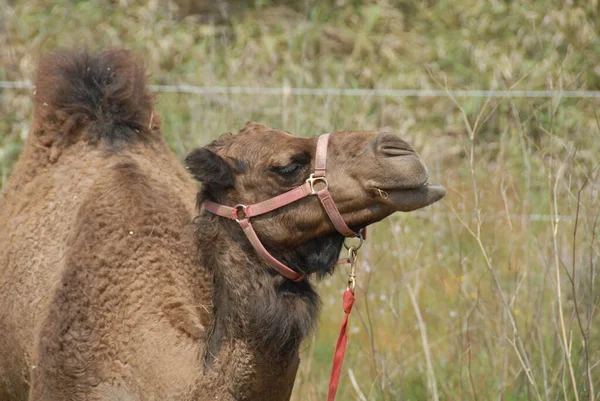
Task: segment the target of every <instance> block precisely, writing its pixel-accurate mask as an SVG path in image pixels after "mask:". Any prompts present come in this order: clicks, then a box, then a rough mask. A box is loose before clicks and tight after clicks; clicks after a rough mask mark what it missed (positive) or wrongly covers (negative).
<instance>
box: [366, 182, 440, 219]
mask: <svg viewBox="0 0 600 401" xmlns="http://www.w3.org/2000/svg"><path fill="white" fill-rule="evenodd" d="M374 189H375V192H376V193H377V195H378V196H379V197H381V198H382V199H383V201H384V202H385V203H386V204H389V205H390V206H392V207H393V208H394V209H395V211H398V212H410V211H412V210H417V209H421V208H423V207H426V206H429V205H431V204H433V203H435V202H437V201H439V200H441V199H442V198H443V197H444V196H446V188H444V187H443V186H441V185H432V184H429V183H428V182H424V183H422V184H419V185H416V186H402V187H395V188H386V189H383V188H374Z"/></svg>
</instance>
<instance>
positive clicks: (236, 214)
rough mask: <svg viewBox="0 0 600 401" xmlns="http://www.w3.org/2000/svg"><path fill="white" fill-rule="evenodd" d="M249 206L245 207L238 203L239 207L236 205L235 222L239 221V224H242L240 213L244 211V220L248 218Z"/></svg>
mask: <svg viewBox="0 0 600 401" xmlns="http://www.w3.org/2000/svg"><path fill="white" fill-rule="evenodd" d="M247 207H248V206H246V205H244V204H243V203H238V204H237V205H235V206H234V207H233V209H234V213H235V214H234V217H235V221H237V222H238V223H239V222H240V211H242V212H243V213H244V218H246V217H247V216H246V208H247Z"/></svg>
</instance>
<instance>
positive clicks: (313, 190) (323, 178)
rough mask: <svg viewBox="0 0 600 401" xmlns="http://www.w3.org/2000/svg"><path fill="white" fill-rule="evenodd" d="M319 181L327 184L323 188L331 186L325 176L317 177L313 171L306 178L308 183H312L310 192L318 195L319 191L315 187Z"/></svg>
mask: <svg viewBox="0 0 600 401" xmlns="http://www.w3.org/2000/svg"><path fill="white" fill-rule="evenodd" d="M319 181H321V182H322V183H323V184H325V188H323V189H327V188H329V184H328V183H327V180H326V179H325V177H315V175H314V173H313V174H311V175H310V177H308V179H307V180H306V182H307V183H308V185H310V194H311V195H316V194H317V192H318V191H317V190H316V189H315V183H316V182H319Z"/></svg>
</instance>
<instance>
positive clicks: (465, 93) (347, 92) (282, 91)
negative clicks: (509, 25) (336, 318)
mask: <svg viewBox="0 0 600 401" xmlns="http://www.w3.org/2000/svg"><path fill="white" fill-rule="evenodd" d="M0 88H2V89H32V88H33V84H32V83H31V82H30V81H0ZM150 88H151V90H153V91H155V92H162V93H182V94H197V95H213V94H214V95H223V94H231V95H276V96H290V95H291V96H353V97H448V96H453V97H477V98H552V99H555V98H579V99H600V91H581V90H578V91H548V90H510V91H507V90H457V89H451V90H441V89H439V90H438V89H341V88H297V87H290V86H281V87H244V86H195V85H185V84H182V85H150ZM434 213H435V214H437V215H444V216H445V217H447V218H456V217H459V216H456V215H455V214H453V213H447V212H440V211H435V212H434ZM412 214H413V215H417V216H421V217H426V216H429V215H430V212H425V211H420V212H413V213H412ZM462 217H467V219H468V218H470V217H472V218H474V216H462ZM497 218H507V216H506V215H498V216H493V217H489V216H488V217H487V218H484V220H487V219H497ZM511 218H514V219H521V220H522V219H526V220H529V221H532V222H550V221H572V220H574V219H575V216H568V215H558V216H552V215H544V214H528V215H514V216H511Z"/></svg>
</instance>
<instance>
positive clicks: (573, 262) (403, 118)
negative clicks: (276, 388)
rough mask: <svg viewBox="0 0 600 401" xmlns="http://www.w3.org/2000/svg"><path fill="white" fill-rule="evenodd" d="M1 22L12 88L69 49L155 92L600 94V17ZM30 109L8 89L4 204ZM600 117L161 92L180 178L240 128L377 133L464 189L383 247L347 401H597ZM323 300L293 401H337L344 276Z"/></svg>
mask: <svg viewBox="0 0 600 401" xmlns="http://www.w3.org/2000/svg"><path fill="white" fill-rule="evenodd" d="M232 3H233V2H232ZM203 5H204V6H205V7H203ZM0 11H1V13H0V80H23V79H31V78H32V74H33V70H34V68H35V64H36V60H37V59H38V57H39V55H40V54H41V53H42V52H45V51H49V50H52V49H55V48H57V47H67V48H72V47H88V48H91V49H97V48H105V47H111V46H112V47H121V46H124V47H128V48H132V49H134V50H136V51H137V52H138V53H139V54H141V55H143V56H145V57H146V58H147V60H148V61H147V62H148V68H149V71H151V74H152V76H151V82H152V83H153V84H161V85H162V84H190V85H199V86H242V87H281V86H285V87H309V88H317V87H330V88H346V89H347V88H381V89H394V88H395V89H441V90H445V89H501V90H502V89H507V90H554V91H559V92H560V91H566V90H600V38H599V37H598V35H599V32H600V26H599V21H600V19H599V14H600V8H599V6H598V1H597V0H591V1H585V2H584V1H576V0H567V1H550V0H544V1H535V2H534V1H509V0H506V1H501V0H492V1H487V0H474V1H466V0H460V1H449V0H439V1H435V0H428V1H424V2H421V1H416V0H372V1H359V0H336V1H333V0H330V1H314V0H305V1H301V2H292V1H287V2H285V1H277V2H276V1H268V0H256V1H246V2H241V1H239V2H235V3H233V4H228V3H226V2H223V1H217V2H210V1H208V0H207V1H205V2H189V1H188V2H186V1H182V0H180V1H169V2H160V1H156V0H148V1H137V2H136V1H130V0H119V1H114V2H108V1H87V0H81V1H77V0H70V1H65V2H52V1H48V0H30V1H11V2H10V3H6V0H0ZM195 13H200V14H195ZM30 92H31V90H29V89H4V90H2V89H0V115H1V118H0V172H1V174H0V180H1V181H0V184H1V183H2V182H5V181H6V178H7V176H8V175H9V172H10V169H11V166H12V165H13V163H14V162H15V160H16V158H17V157H18V154H19V152H20V150H21V148H22V141H23V140H24V139H25V137H26V135H27V132H28V124H29V120H30V116H31V97H30V96H31V94H30ZM599 102H600V99H598V98H596V99H593V98H568V97H560V96H558V97H553V98H517V97H504V98H480V97H452V96H450V95H446V96H437V97H425V96H421V97H418V96H415V97H392V96H369V95H365V96H338V95H328V96H309V95H290V94H287V93H283V94H279V95H268V94H262V95H261V94H202V95H200V94H185V93H160V94H159V98H158V109H159V111H160V113H161V115H162V119H163V126H164V132H165V135H166V136H167V139H168V142H169V144H170V146H171V147H172V149H173V150H174V151H175V152H176V153H177V155H178V156H179V157H180V158H183V157H184V156H185V154H186V153H187V152H188V151H189V150H191V149H192V148H193V147H195V146H198V145H201V144H204V143H206V142H207V141H208V140H210V139H212V138H214V137H216V136H218V135H219V134H221V133H223V132H227V131H236V130H237V129H238V128H239V127H241V126H242V125H243V123H244V122H245V121H246V120H256V121H260V122H263V123H266V124H269V125H272V126H275V127H280V128H283V129H285V130H288V131H290V132H293V133H295V134H298V135H306V136H312V135H316V134H320V133H323V132H328V131H334V130H341V129H345V128H355V129H362V128H364V129H381V130H389V131H391V132H396V133H398V134H399V135H401V136H402V137H403V138H406V139H407V140H408V141H409V142H411V143H412V144H413V145H414V147H415V148H416V149H418V151H419V152H420V153H421V155H422V156H423V158H424V159H425V161H426V162H427V163H428V165H429V167H430V172H431V180H430V181H431V182H435V183H441V184H443V185H445V186H446V187H447V188H448V189H449V193H448V195H447V197H446V199H445V200H444V201H443V202H441V203H440V204H438V205H434V206H433V207H430V208H428V209H425V210H422V211H419V212H416V213H411V214H406V215H398V216H394V217H392V218H389V219H388V220H386V221H384V222H382V223H379V224H377V225H375V226H374V227H373V228H372V229H371V231H370V238H369V241H367V244H366V245H365V247H364V248H363V250H361V255H360V260H361V262H360V263H361V264H360V266H359V267H360V268H359V276H358V293H357V294H358V301H357V305H356V306H355V308H356V309H355V313H354V314H353V315H352V316H351V322H350V340H349V349H348V356H347V359H346V361H345V364H344V368H343V375H342V380H341V387H340V391H339V393H338V397H339V399H340V400H350V399H359V400H399V399H401V400H426V399H431V400H475V401H477V400H487V399H494V400H511V401H512V400H557V399H559V400H599V399H600V317H598V314H599V311H598V308H599V306H600V278H598V277H597V276H598V275H599V274H600V266H599V265H600V244H599V242H600V241H599V240H600V234H599V232H600V222H599V215H600V196H599V191H600V173H599V169H600V167H599V163H600V120H599V118H598V115H597V108H598V104H599ZM320 287H321V293H322V296H323V301H324V308H323V313H322V316H321V323H320V328H319V330H318V332H317V333H316V334H315V336H314V337H313V338H312V339H311V341H309V342H307V344H306V346H305V349H304V350H303V357H302V359H303V361H302V364H301V366H300V370H299V374H298V378H297V383H296V387H295V391H294V395H293V399H294V400H322V399H324V398H325V394H326V391H327V381H328V376H329V369H330V361H331V357H332V353H333V344H334V342H335V337H336V335H337V331H338V325H339V322H340V320H341V317H342V309H341V293H342V291H343V290H344V289H345V277H344V272H343V271H340V272H337V273H336V274H335V275H334V276H332V277H331V278H327V279H325V280H324V281H323V282H322V283H321V284H320Z"/></svg>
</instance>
